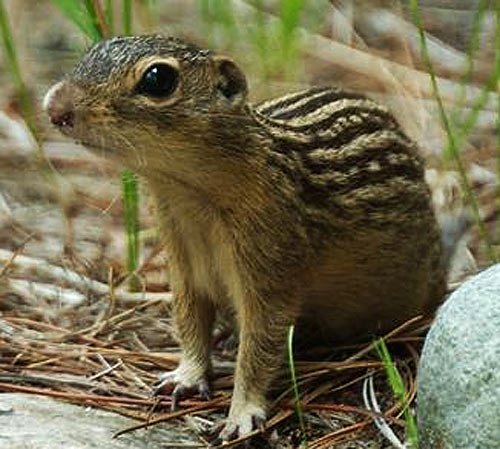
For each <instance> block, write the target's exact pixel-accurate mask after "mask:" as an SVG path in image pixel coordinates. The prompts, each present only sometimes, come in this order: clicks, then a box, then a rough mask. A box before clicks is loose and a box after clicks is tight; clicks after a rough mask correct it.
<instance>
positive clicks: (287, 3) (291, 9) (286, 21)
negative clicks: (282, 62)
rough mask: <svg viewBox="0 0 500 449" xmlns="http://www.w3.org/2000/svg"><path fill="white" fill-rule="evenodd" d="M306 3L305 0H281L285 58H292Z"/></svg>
mask: <svg viewBox="0 0 500 449" xmlns="http://www.w3.org/2000/svg"><path fill="white" fill-rule="evenodd" d="M305 4H306V2H305V0H281V38H282V46H283V54H284V57H285V59H288V58H290V57H291V56H292V54H293V51H294V49H295V45H294V44H295V34H296V33H295V32H296V30H297V28H298V26H299V24H300V18H301V15H302V12H303V11H304V7H305Z"/></svg>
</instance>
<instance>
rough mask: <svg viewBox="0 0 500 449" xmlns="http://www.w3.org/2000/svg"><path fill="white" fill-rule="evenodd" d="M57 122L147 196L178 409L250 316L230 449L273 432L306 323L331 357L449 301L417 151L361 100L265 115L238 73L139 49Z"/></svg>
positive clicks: (226, 62) (48, 104)
mask: <svg viewBox="0 0 500 449" xmlns="http://www.w3.org/2000/svg"><path fill="white" fill-rule="evenodd" d="M45 108H46V111H47V112H48V115H49V117H50V120H51V121H52V123H53V124H54V125H56V126H57V127H58V128H59V129H60V130H61V131H62V133H63V134H65V135H67V136H70V137H72V138H74V139H76V140H78V141H80V142H82V143H83V144H84V145H87V146H88V147H89V148H91V149H94V150H95V151H96V152H97V153H98V154H104V155H105V156H106V157H109V158H113V159H114V160H116V161H119V162H120V163H122V164H123V165H124V166H126V167H128V168H130V169H132V170H133V171H135V172H136V173H138V174H139V175H142V176H143V177H144V179H145V181H146V183H147V184H148V185H149V188H150V191H151V192H152V195H153V197H154V199H155V201H156V206H157V210H158V215H159V223H160V226H161V230H162V234H163V237H164V239H165V242H166V247H167V250H168V255H169V264H168V268H169V270H170V279H171V286H172V290H173V292H174V296H175V300H174V311H175V312H174V313H175V320H176V325H177V332H178V337H179V340H180V344H181V346H182V349H183V358H182V361H181V363H180V365H179V367H178V368H177V369H176V370H175V371H173V372H172V373H167V374H166V375H165V377H164V382H166V383H168V384H170V385H176V387H175V390H174V396H175V397H177V398H178V397H179V396H181V395H183V394H186V393H187V391H188V390H189V391H193V390H194V391H198V392H201V393H202V394H206V393H207V392H208V379H207V377H208V373H209V372H210V346H211V345H210V342H211V332H212V325H213V321H214V316H215V312H216V309H218V308H231V310H232V311H233V312H234V314H235V316H236V320H237V323H238V331H239V350H238V358H237V365H236V372H235V382H234V392H233V398H232V403H231V408H230V411H229V416H228V418H227V420H226V422H225V425H224V426H223V428H222V430H221V432H220V439H221V440H230V439H233V438H235V437H237V436H241V435H245V434H247V433H249V432H250V431H251V430H252V429H253V428H254V427H255V426H256V425H261V424H262V423H264V421H265V418H266V392H267V390H268V388H269V386H270V383H271V381H272V379H273V376H274V374H275V373H276V371H277V369H278V368H279V367H280V364H281V362H282V358H283V355H284V350H285V340H286V334H287V329H288V327H289V326H290V325H291V324H293V323H296V322H297V323H298V324H299V329H298V332H300V324H301V323H307V324H308V325H309V326H311V324H312V326H313V328H314V329H316V330H317V331H318V332H321V333H322V334H323V335H325V336H328V337H329V338H331V341H332V342H335V341H340V340H343V341H345V340H346V339H350V338H359V337H360V336H365V337H369V336H372V335H375V334H378V333H381V332H384V331H387V330H389V329H391V328H392V327H393V326H395V325H397V324H398V323H401V322H402V321H404V320H406V319H408V318H410V317H413V316H415V315H417V314H421V313H426V312H428V311H430V310H432V309H434V308H435V306H436V304H437V303H438V302H439V300H440V299H441V298H442V296H443V294H444V289H445V272H444V269H443V265H442V257H441V244H440V239H439V233H438V228H437V224H436V220H435V217H434V213H433V211H432V208H431V204H430V195H429V189H428V187H427V185H426V184H425V182H424V169H423V163H422V160H421V158H420V157H419V155H418V154H417V148H416V145H415V144H414V143H413V142H412V141H411V140H410V139H409V138H408V137H407V136H406V135H405V134H404V132H403V131H402V130H401V128H400V126H399V125H398V123H397V121H396V120H395V119H394V117H393V115H391V114H390V113H389V112H388V110H387V109H386V108H385V107H383V106H380V105H378V104H376V103H375V102H373V101H371V100H369V99H367V98H365V97H364V96H363V95H359V94H356V93H350V92H345V91H343V90H341V89H338V88H331V87H314V88H311V89H308V90H304V91H301V92H297V93H293V94H291V95H287V96H284V97H280V98H276V99H273V100H270V101H266V102H264V103H261V104H257V105H251V104H249V103H247V83H246V79H245V76H244V74H243V73H242V72H241V71H240V69H239V68H238V67H237V66H236V65H235V64H234V63H233V62H232V61H231V60H230V59H228V58H226V57H222V56H217V55H215V54H213V53H212V52H211V51H209V50H203V49H200V48H198V47H196V46H195V45H192V44H190V43H187V42H185V41H182V40H180V39H177V38H171V37H161V36H141V37H117V38H114V39H111V40H108V41H105V42H100V43H98V44H96V45H94V46H93V47H92V48H91V49H90V51H89V52H88V53H87V54H86V56H85V57H84V58H83V59H82V61H81V62H80V63H79V64H78V65H77V66H76V67H75V68H74V70H73V71H72V72H71V73H70V74H69V75H68V76H67V77H66V78H65V79H64V80H63V81H61V82H59V83H57V84H56V85H54V86H53V87H52V88H51V89H50V91H49V92H48V93H47V95H46V98H45ZM310 328H311V327H309V329H310Z"/></svg>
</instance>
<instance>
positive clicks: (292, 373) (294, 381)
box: [287, 325, 307, 447]
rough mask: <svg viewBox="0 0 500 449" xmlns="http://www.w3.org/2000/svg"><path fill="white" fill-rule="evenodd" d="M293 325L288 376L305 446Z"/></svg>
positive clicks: (305, 439) (289, 344) (305, 436)
mask: <svg viewBox="0 0 500 449" xmlns="http://www.w3.org/2000/svg"><path fill="white" fill-rule="evenodd" d="M294 330H295V326H293V325H292V326H290V327H289V328H288V345H287V348H288V366H289V367H290V376H291V378H292V387H293V395H294V398H295V411H296V413H297V417H298V419H299V427H300V432H301V434H302V442H303V443H304V446H305V447H307V434H306V424H305V420H304V412H303V411H302V406H301V403H300V393H299V386H298V384H297V375H296V373H295V360H294V357H293V333H294Z"/></svg>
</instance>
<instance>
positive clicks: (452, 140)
mask: <svg viewBox="0 0 500 449" xmlns="http://www.w3.org/2000/svg"><path fill="white" fill-rule="evenodd" d="M409 6H410V12H411V15H412V17H413V21H414V23H415V25H416V26H417V28H418V31H419V37H420V50H421V53H422V59H423V61H424V64H425V67H426V70H427V72H428V73H429V76H430V79H431V86H432V90H433V93H434V97H435V98H436V102H437V105H438V112H439V116H440V119H441V123H442V124H443V127H444V130H445V132H446V136H447V149H446V152H447V153H448V154H449V155H450V157H451V158H452V159H453V161H454V162H455V165H456V167H457V171H458V174H459V177H460V183H461V185H462V189H463V191H464V194H465V196H466V200H467V203H468V204H469V205H470V206H471V208H472V213H473V215H474V220H475V222H476V225H477V227H478V230H479V235H480V238H481V240H482V242H483V243H484V245H485V247H486V252H487V254H488V257H489V259H490V260H491V261H492V262H494V261H496V255H495V253H494V251H493V247H492V245H491V242H490V238H489V235H488V232H487V231H486V227H485V226H484V223H483V221H482V219H481V214H480V211H479V205H478V203H477V200H476V197H475V196H474V193H473V191H472V187H471V184H470V181H469V178H468V176H467V172H466V169H465V167H464V165H463V163H462V160H461V159H460V154H459V146H458V144H457V137H456V136H455V133H454V132H453V129H452V125H451V123H450V120H448V116H447V115H446V111H445V109H444V106H443V102H442V99H441V95H440V94H439V88H438V84H437V81H436V75H435V73H434V68H433V66H432V62H431V59H430V56H429V51H428V48H427V40H426V37H425V31H424V25H423V19H422V14H421V11H420V6H419V4H418V0H410V2H409Z"/></svg>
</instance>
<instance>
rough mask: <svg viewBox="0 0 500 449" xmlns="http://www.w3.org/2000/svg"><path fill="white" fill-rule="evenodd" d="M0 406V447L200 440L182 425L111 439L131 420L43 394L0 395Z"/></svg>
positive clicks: (123, 446)
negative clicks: (43, 395) (42, 395)
mask: <svg viewBox="0 0 500 449" xmlns="http://www.w3.org/2000/svg"><path fill="white" fill-rule="evenodd" d="M0 404H1V406H0V449H91V448H99V449H102V448H106V449H158V448H175V447H182V448H189V447H196V446H197V445H198V444H200V441H199V440H197V439H196V437H195V436H194V435H193V433H192V432H186V429H185V427H184V426H178V425H177V426H176V425H173V424H170V425H166V424H165V423H161V424H158V425H155V426H153V427H152V428H150V429H147V430H143V429H141V430H136V431H134V432H131V433H128V434H125V435H123V436H120V437H118V438H112V436H113V434H114V433H116V432H118V431H120V430H122V429H124V428H126V427H129V426H131V425H134V424H137V421H134V420H132V419H130V418H126V417H123V416H120V415H117V414H115V413H110V412H105V411H102V410H97V409H94V408H90V407H80V406H77V405H71V404H66V403H64V402H60V401H56V400H54V399H50V398H46V397H41V396H31V395H26V394H10V393H7V394H0ZM190 436H191V437H192V438H191V439H189V437H190Z"/></svg>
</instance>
